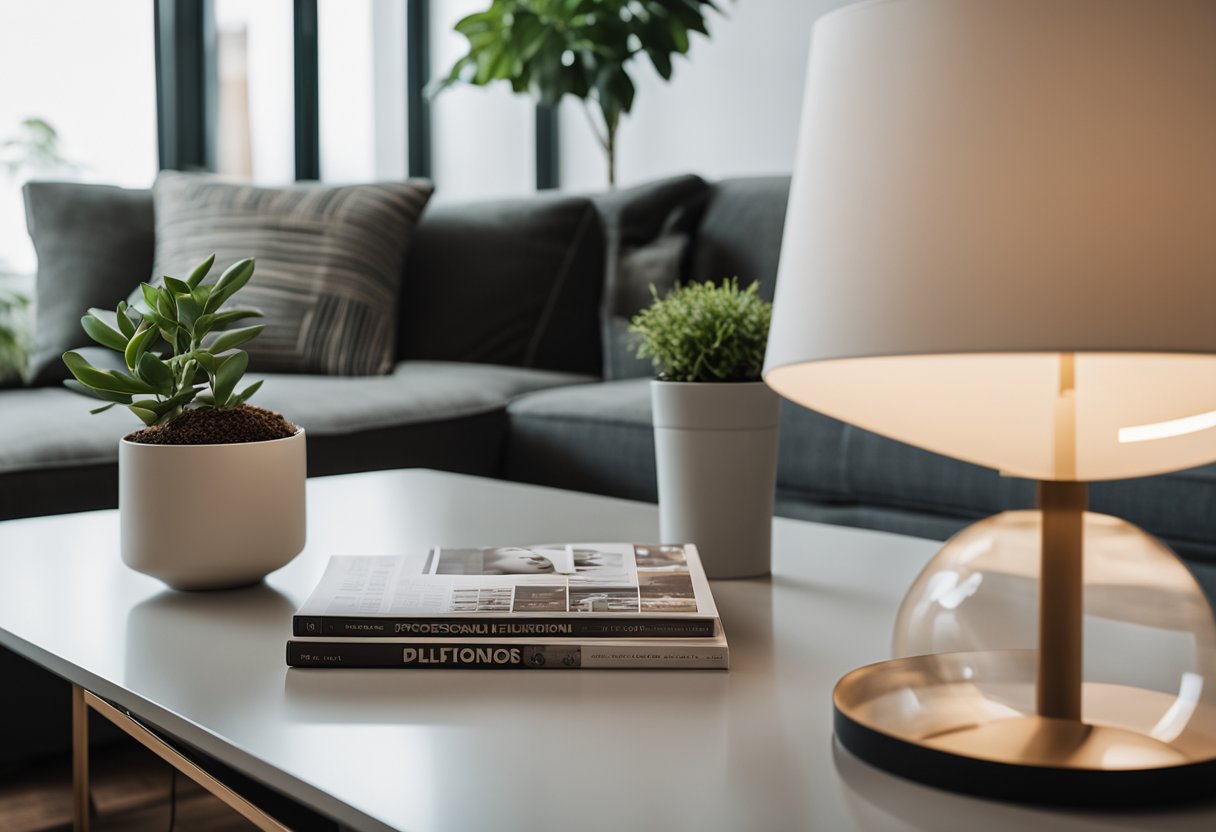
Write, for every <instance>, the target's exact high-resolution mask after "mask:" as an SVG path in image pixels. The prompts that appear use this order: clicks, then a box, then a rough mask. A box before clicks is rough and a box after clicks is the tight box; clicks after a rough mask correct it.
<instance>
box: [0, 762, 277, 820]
mask: <svg viewBox="0 0 1216 832" xmlns="http://www.w3.org/2000/svg"><path fill="white" fill-rule="evenodd" d="M90 769H91V772H90V773H91V776H92V796H93V811H94V815H93V829H94V830H96V831H97V832H168V831H169V823H170V816H171V813H172V809H171V805H172V804H171V801H170V795H171V793H172V792H171V789H172V771H173V770H172V769H171V768H170V767H169V765H168V764H167V763H165V762H163V761H161V760H160V759H158V758H157V757H156V756H155V755H153V754H152V753H150V752H148V751H146V750H144V749H143V748H140V747H136V746H132V747H127V746H118V747H113V748H107V749H104V750H99V751H94V752H93V754H92V755H91V758H90ZM71 828H72V765H71V760H70V759H69V758H68V757H64V758H62V759H60V760H52V761H51V762H48V763H46V764H43V765H40V766H38V767H36V768H31V769H28V770H24V771H20V772H16V773H8V774H6V775H0V830H3V832H68V830H70V829H71ZM251 829H255V827H254V826H253V825H252V824H250V823H249V822H248V821H247V820H245V819H244V818H242V817H241V816H240V815H238V814H236V813H235V812H233V811H232V810H231V809H229V808H228V807H227V806H225V805H224V804H223V803H221V802H220V801H219V800H218V799H216V798H214V797H212V796H211V795H210V794H207V793H206V792H205V791H203V789H202V788H201V787H199V786H197V785H195V784H194V783H192V782H191V781H190V780H188V779H186V778H185V777H182V776H181V775H178V776H177V812H176V819H175V822H174V824H173V830H174V832H246V830H251Z"/></svg>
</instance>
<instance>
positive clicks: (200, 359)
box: [190, 350, 217, 375]
mask: <svg viewBox="0 0 1216 832" xmlns="http://www.w3.org/2000/svg"><path fill="white" fill-rule="evenodd" d="M190 358H191V359H193V360H194V361H196V362H197V363H198V366H200V367H202V368H203V370H205V371H206V372H207V374H208V375H215V365H216V363H217V362H216V360H215V356H214V355H212V354H211V353H210V352H208V351H207V350H192V351H191V353H190Z"/></svg>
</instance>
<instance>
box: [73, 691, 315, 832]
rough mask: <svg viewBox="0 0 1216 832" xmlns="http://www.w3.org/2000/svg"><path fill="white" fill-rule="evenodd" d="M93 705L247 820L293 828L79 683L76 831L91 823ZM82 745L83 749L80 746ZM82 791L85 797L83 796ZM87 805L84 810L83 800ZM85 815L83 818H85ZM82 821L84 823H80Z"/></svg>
mask: <svg viewBox="0 0 1216 832" xmlns="http://www.w3.org/2000/svg"><path fill="white" fill-rule="evenodd" d="M89 709H92V710H94V711H96V712H97V713H98V714H100V715H101V716H103V717H105V718H106V719H108V720H109V721H110V722H112V723H114V724H115V725H116V726H118V727H119V728H121V729H122V730H123V731H124V732H126V734H127V735H128V736H130V737H131V738H133V739H135V740H137V741H138V742H139V743H140V744H141V745H143V746H144V747H145V748H147V749H148V750H149V751H151V752H152V753H153V754H155V755H156V756H157V757H160V758H161V759H162V760H164V761H165V762H166V763H168V764H169V765H171V766H173V767H174V768H175V769H177V770H178V771H180V772H181V773H182V774H184V775H186V776H187V777H189V778H190V779H191V780H193V781H194V782H195V783H197V784H199V785H200V786H202V787H203V788H204V789H206V790H207V791H209V792H210V793H211V794H213V795H215V796H216V797H218V798H219V799H220V800H221V801H223V802H224V803H226V804H227V805H228V806H229V807H230V808H231V809H233V810H234V811H236V812H237V813H238V814H239V815H241V816H242V817H243V818H245V819H246V820H248V821H249V822H250V823H252V824H253V825H254V826H256V827H257V828H258V829H260V830H262V832H291V830H290V829H289V828H288V827H286V826H284V825H283V824H281V823H279V822H278V821H277V820H275V819H274V818H272V817H271V816H270V815H268V814H266V813H265V812H263V811H262V810H261V809H259V808H258V807H257V806H254V805H253V804H252V803H250V802H249V801H248V800H246V799H245V798H243V797H241V796H240V795H239V794H237V793H236V792H234V791H233V790H232V789H230V788H228V787H227V786H225V785H224V784H223V783H221V782H220V781H219V780H217V779H215V778H214V777H212V776H211V775H210V774H209V773H207V771H205V770H204V769H202V768H200V767H199V766H198V765H197V764H196V763H194V762H193V761H192V760H190V759H189V758H187V757H186V756H184V755H183V754H182V753H181V752H179V751H178V750H177V749H176V748H174V747H173V746H172V745H170V744H169V743H167V742H165V741H164V740H163V739H161V738H160V737H159V736H157V735H156V734H154V733H153V732H152V731H150V730H148V729H147V728H145V727H144V726H143V725H142V724H141V723H140V722H138V721H136V720H135V719H133V718H131V717H130V716H129V715H127V714H125V713H123V712H122V711H120V710H119V709H118V708H116V707H114V706H113V705H111V704H110V703H109V702H107V701H106V700H104V699H101V698H100V697H98V696H95V695H94V694H92V693H89V692H88V691H87V690H84V689H82V688H79V687H75V686H73V688H72V727H73V730H74V740H75V741H76V742H75V743H74V758H73V759H74V762H75V768H74V771H75V774H76V777H75V779H74V784H75V789H76V791H75V795H76V826H75V829H76V832H87V830H88V828H89V826H88V823H89V814H88V806H89V799H88V774H89V769H88V766H89V757H88V750H89V744H88V721H87V717H88V710H89ZM82 748H83V751H82V750H81V749H82ZM82 795H83V798H82ZM82 799H83V801H84V803H83V806H84V809H83V815H82V814H81V811H82V810H81V808H80V807H81V800H82ZM82 818H83V819H82ZM82 823H83V825H81V824H82Z"/></svg>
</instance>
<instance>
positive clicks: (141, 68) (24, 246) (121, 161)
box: [0, 0, 157, 288]
mask: <svg viewBox="0 0 1216 832" xmlns="http://www.w3.org/2000/svg"><path fill="white" fill-rule="evenodd" d="M152 17H153V7H152V3H150V2H148V0H107V2H105V3H98V2H96V0H40V1H39V2H37V3H2V4H0V78H3V79H5V80H4V94H3V95H0V275H9V276H10V280H11V279H12V278H11V276H12V275H29V274H32V273H33V271H34V268H35V258H34V250H33V246H32V245H31V244H30V241H29V237H28V235H27V233H26V230H25V209H24V204H23V202H22V199H21V186H22V185H23V184H24V183H25V182H26V181H28V180H30V179H72V180H82V181H91V182H105V183H109V184H115V185H123V186H127V187H141V188H142V187H148V186H149V185H151V184H152V180H153V178H154V177H155V176H156V170H157V154H156V71H155V55H154V44H153V20H152ZM23 288H26V287H23Z"/></svg>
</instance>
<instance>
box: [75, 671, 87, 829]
mask: <svg viewBox="0 0 1216 832" xmlns="http://www.w3.org/2000/svg"><path fill="white" fill-rule="evenodd" d="M72 829H73V830H75V832H89V708H88V705H87V704H85V701H84V688H82V687H80V686H79V685H72Z"/></svg>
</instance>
